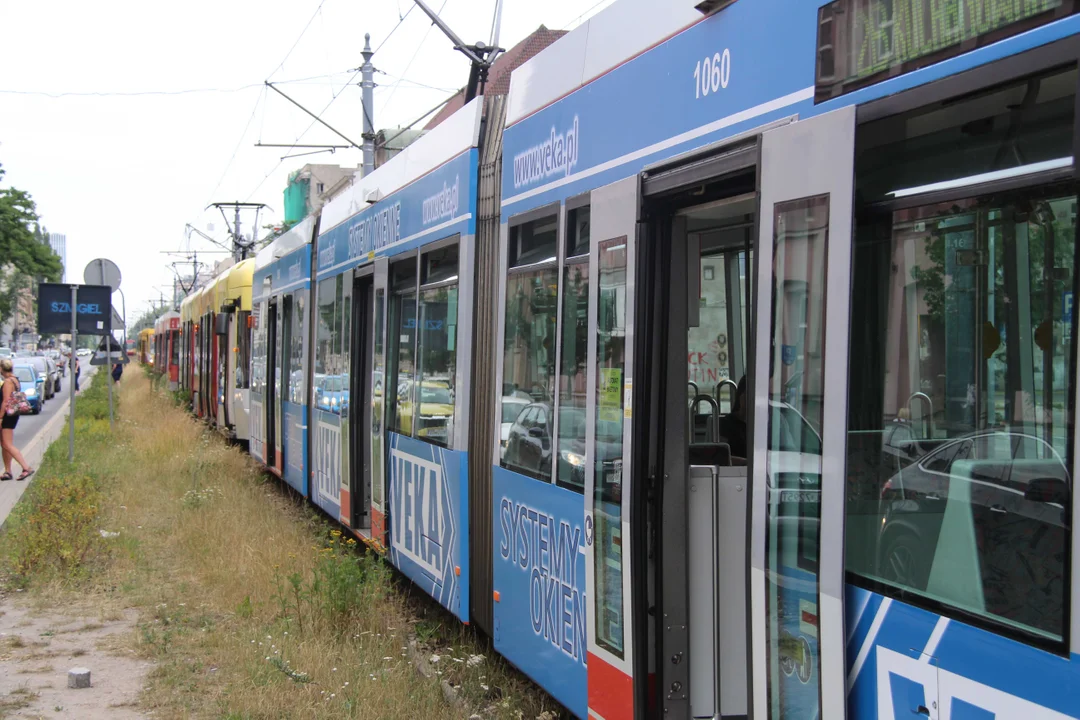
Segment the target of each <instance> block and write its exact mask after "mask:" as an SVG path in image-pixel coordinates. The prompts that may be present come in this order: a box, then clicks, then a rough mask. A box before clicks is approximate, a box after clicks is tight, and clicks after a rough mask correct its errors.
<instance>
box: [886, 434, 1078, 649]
mask: <svg viewBox="0 0 1080 720" xmlns="http://www.w3.org/2000/svg"><path fill="white" fill-rule="evenodd" d="M1070 486H1071V480H1070V475H1069V471H1068V468H1067V467H1066V465H1065V463H1064V461H1063V460H1062V458H1061V456H1060V455H1059V454H1058V452H1057V451H1056V450H1055V449H1054V448H1053V447H1051V446H1050V445H1049V444H1047V443H1046V442H1045V441H1044V440H1042V439H1041V438H1038V437H1035V436H1033V435H1029V434H1026V433H1023V432H1019V431H1014V430H1010V429H998V430H983V431H977V432H973V433H968V434H966V435H961V436H958V437H955V438H950V439H948V440H946V441H944V442H943V443H942V444H940V445H939V446H938V447H937V448H935V449H933V450H931V451H930V452H929V453H927V454H926V455H924V456H923V457H921V458H919V459H918V460H917V461H916V462H913V463H912V464H910V465H909V466H907V467H905V468H903V469H902V470H900V471H899V472H898V473H896V474H895V475H893V476H892V477H891V478H890V479H889V480H888V481H887V482H886V483H885V485H884V486H883V488H882V492H881V520H880V523H881V524H880V527H881V531H880V535H879V540H878V550H879V554H878V559H877V567H878V574H879V576H880V577H881V578H882V579H883V580H885V581H886V582H889V583H891V584H897V585H900V586H903V587H906V588H911V589H913V590H916V591H923V592H927V593H929V594H931V595H932V596H934V597H936V598H942V599H947V600H949V601H952V602H956V603H959V604H961V605H965V604H971V602H974V603H975V605H976V606H978V607H979V608H980V609H984V610H985V612H989V613H991V614H993V615H996V616H998V617H1002V618H1006V619H1008V620H1012V621H1015V622H1018V623H1023V624H1025V625H1029V626H1031V627H1036V628H1042V629H1045V630H1047V631H1048V632H1052V631H1054V629H1055V628H1058V627H1060V625H1061V622H1062V617H1063V612H1064V608H1063V607H1061V602H1060V599H1061V594H1060V593H1053V592H1050V591H1049V590H1048V589H1047V588H1050V587H1053V586H1054V585H1055V584H1057V585H1060V584H1061V583H1064V582H1066V580H1067V572H1068V568H1067V566H1066V565H1065V563H1064V557H1065V555H1064V553H1063V549H1064V548H1065V546H1066V539H1067V538H1068V527H1069V518H1068V508H1070V505H1071V503H1070ZM966 570H971V571H973V572H977V573H978V576H979V577H978V578H973V577H972V576H971V574H970V573H968V572H965V571H966ZM980 578H981V582H980ZM1032 580H1034V581H1035V582H1037V583H1038V587H1040V588H1044V589H1047V590H1046V592H1041V593H1030V592H1028V593H1027V594H1026V595H1025V596H1024V597H1020V596H1019V595H1018V594H1017V591H1016V590H1015V588H1030V583H1031V582H1032ZM1025 583H1027V584H1025ZM973 598H974V600H972V599H973Z"/></svg>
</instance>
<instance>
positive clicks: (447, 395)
mask: <svg viewBox="0 0 1080 720" xmlns="http://www.w3.org/2000/svg"><path fill="white" fill-rule="evenodd" d="M414 383H415V381H414V380H404V381H403V382H401V383H399V384H398V412H399V413H400V414H401V418H402V424H403V425H404V426H405V427H412V415H413V385H414ZM453 422H454V391H453V390H451V389H450V383H449V382H448V381H445V380H424V381H422V382H421V383H420V417H419V418H417V426H416V427H415V428H413V430H414V432H415V433H416V436H417V437H419V438H423V439H425V440H430V441H432V442H436V443H439V444H441V445H449V443H450V434H451V433H452V432H453V429H454V428H453Z"/></svg>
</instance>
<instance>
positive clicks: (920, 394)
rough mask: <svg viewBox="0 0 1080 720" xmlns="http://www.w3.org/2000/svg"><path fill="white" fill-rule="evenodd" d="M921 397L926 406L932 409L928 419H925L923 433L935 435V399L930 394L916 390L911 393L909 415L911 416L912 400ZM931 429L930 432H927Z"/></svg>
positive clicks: (930, 436) (929, 436) (908, 404)
mask: <svg viewBox="0 0 1080 720" xmlns="http://www.w3.org/2000/svg"><path fill="white" fill-rule="evenodd" d="M915 399H919V400H922V401H923V403H925V404H926V407H927V408H929V409H930V412H929V413H928V414H927V415H926V419H925V420H923V431H924V432H923V434H924V436H925V437H928V438H932V437H934V401H933V400H931V399H930V396H929V395H927V394H926V393H924V392H920V391H915V392H913V393H911V396H910V397H909V398H908V399H907V408H908V417H909V418H911V417H912V415H911V401H912V400H915ZM927 431H929V432H927Z"/></svg>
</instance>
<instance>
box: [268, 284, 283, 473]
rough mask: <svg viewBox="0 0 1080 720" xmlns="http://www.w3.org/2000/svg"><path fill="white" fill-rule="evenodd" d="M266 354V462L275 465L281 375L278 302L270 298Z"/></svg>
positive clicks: (278, 434)
mask: <svg viewBox="0 0 1080 720" xmlns="http://www.w3.org/2000/svg"><path fill="white" fill-rule="evenodd" d="M267 308H268V310H269V311H268V312H267V314H266V315H267V323H268V324H267V329H266V355H267V359H268V360H269V362H268V364H267V368H266V387H267V393H266V464H267V465H268V466H269V467H277V444H278V439H279V438H280V433H279V432H278V430H279V428H278V425H277V422H278V416H279V415H280V412H279V407H278V401H279V400H278V398H279V397H280V394H281V376H280V374H279V373H280V365H279V358H280V356H281V345H280V343H279V342H278V304H277V300H271V301H270V303H269V304H268V305H267Z"/></svg>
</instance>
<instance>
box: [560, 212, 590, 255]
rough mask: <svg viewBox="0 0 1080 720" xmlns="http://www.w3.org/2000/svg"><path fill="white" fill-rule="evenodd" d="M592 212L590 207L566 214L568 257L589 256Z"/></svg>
mask: <svg viewBox="0 0 1080 720" xmlns="http://www.w3.org/2000/svg"><path fill="white" fill-rule="evenodd" d="M591 214H592V213H591V211H590V208H589V206H588V205H586V206H584V207H578V208H574V209H573V210H570V211H568V212H567V213H566V257H568V258H572V257H578V256H580V255H588V254H589V234H590V233H589V230H590V226H591V223H590V216H591Z"/></svg>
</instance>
